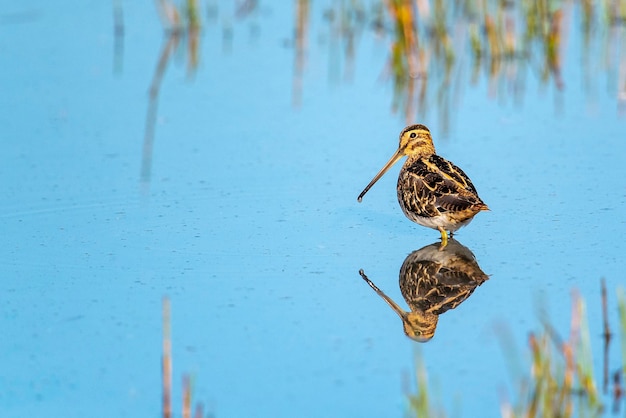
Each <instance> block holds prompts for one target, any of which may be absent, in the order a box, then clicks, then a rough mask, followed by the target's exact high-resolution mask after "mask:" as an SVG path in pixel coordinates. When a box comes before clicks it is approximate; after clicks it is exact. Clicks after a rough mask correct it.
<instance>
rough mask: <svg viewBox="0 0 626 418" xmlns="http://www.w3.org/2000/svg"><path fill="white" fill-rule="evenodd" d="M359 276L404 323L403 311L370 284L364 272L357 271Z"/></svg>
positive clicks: (405, 315) (404, 315)
mask: <svg viewBox="0 0 626 418" xmlns="http://www.w3.org/2000/svg"><path fill="white" fill-rule="evenodd" d="M359 274H360V275H361V277H362V278H363V280H365V281H366V282H367V284H369V285H370V287H371V288H372V289H374V292H376V293H378V296H380V297H381V298H383V299H384V300H385V302H387V304H388V305H389V306H391V309H393V310H394V311H395V312H396V313H397V314H398V316H400V318H402V321H403V322H404V321H405V319H406V317H407V316H408V315H407V312H406V311H404V309H402V308H401V307H400V306H399V305H398V304H397V303H396V302H394V301H393V300H392V299H391V298H390V297H389V296H387V295H385V294H384V293H383V291H382V290H380V289H379V288H378V287H376V285H375V284H374V283H372V281H371V280H370V279H368V278H367V276H366V275H365V272H364V271H363V270H359Z"/></svg>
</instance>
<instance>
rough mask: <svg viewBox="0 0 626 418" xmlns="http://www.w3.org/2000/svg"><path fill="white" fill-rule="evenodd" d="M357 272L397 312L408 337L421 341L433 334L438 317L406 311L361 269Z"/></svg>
mask: <svg viewBox="0 0 626 418" xmlns="http://www.w3.org/2000/svg"><path fill="white" fill-rule="evenodd" d="M359 274H360V275H361V277H362V278H363V280H365V281H366V282H367V284H368V285H370V287H371V288H372V289H374V292H376V293H377V294H378V296H380V297H381V298H383V299H384V300H385V302H387V304H388V305H389V306H390V307H391V309H393V310H394V312H395V313H397V314H398V316H399V317H400V319H402V325H403V326H404V333H405V334H406V336H407V337H409V338H410V339H412V340H414V341H417V342H420V343H423V342H426V341H428V340H430V339H431V338H433V335H435V328H436V327H437V320H438V319H439V317H438V316H437V315H435V314H433V313H426V312H407V311H405V310H404V309H402V308H401V307H400V305H398V304H397V303H396V302H394V301H393V300H392V299H391V298H390V297H389V296H387V295H385V294H384V293H383V291H382V290H380V289H379V288H378V287H377V286H376V285H375V284H374V283H372V281H371V280H370V279H368V277H367V276H366V275H365V272H364V271H363V270H359Z"/></svg>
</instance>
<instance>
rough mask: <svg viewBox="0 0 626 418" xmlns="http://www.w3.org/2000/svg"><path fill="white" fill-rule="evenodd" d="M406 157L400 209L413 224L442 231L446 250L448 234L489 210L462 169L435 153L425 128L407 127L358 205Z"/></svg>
mask: <svg viewBox="0 0 626 418" xmlns="http://www.w3.org/2000/svg"><path fill="white" fill-rule="evenodd" d="M405 155H406V156H408V158H407V160H406V162H405V163H404V165H403V166H402V170H400V175H399V176H398V187H397V190H398V202H400V207H401V208H402V211H403V212H404V214H405V215H406V216H407V218H409V219H410V220H412V221H413V222H417V223H418V224H420V225H423V226H426V227H429V228H433V229H437V230H439V232H440V233H441V245H442V246H443V247H445V246H446V244H447V242H448V234H447V231H450V232H454V231H456V230H457V229H459V228H460V227H462V226H464V225H467V224H468V223H469V222H470V221H471V220H472V218H473V217H474V216H475V215H476V214H477V213H478V212H480V211H481V210H489V208H488V207H487V205H485V204H484V203H483V201H482V200H480V197H478V193H476V189H475V188H474V185H473V184H472V182H471V181H470V179H469V177H467V175H466V174H465V173H464V172H463V170H461V169H460V168H459V167H457V166H455V165H454V164H452V163H451V162H450V161H447V160H445V159H444V158H441V157H440V156H438V155H436V154H435V146H434V145H433V139H432V137H431V136H430V131H429V130H428V128H427V127H425V126H424V125H411V126H408V127H406V128H404V130H403V131H402V132H401V133H400V146H399V148H398V150H397V151H396V153H395V154H394V155H393V157H391V159H390V160H389V161H388V162H387V164H385V166H384V167H383V168H382V169H381V170H380V171H379V172H378V174H376V176H375V177H374V179H373V180H372V181H371V182H370V183H369V184H368V185H367V187H365V189H364V190H363V191H362V192H361V194H360V195H359V198H358V200H359V202H360V201H361V200H362V199H363V196H364V195H365V193H367V191H368V190H369V189H370V188H371V187H372V186H373V185H374V183H376V182H377V181H378V179H380V178H381V177H382V175H383V174H385V172H386V171H387V170H388V169H389V168H390V167H391V166H392V165H394V164H395V163H396V162H397V161H398V160H399V159H400V158H402V157H403V156H405Z"/></svg>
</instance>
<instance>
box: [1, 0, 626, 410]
mask: <svg viewBox="0 0 626 418" xmlns="http://www.w3.org/2000/svg"><path fill="white" fill-rule="evenodd" d="M120 4H121V7H122V10H123V19H124V20H123V21H124V35H123V37H122V38H117V40H116V37H115V36H114V23H113V18H112V15H113V10H112V4H111V2H83V3H80V2H77V3H75V4H70V2H65V3H64V4H62V5H58V4H56V5H53V4H52V3H50V2H43V1H39V2H38V1H30V2H26V3H19V2H14V3H13V4H8V5H5V7H3V8H2V12H0V35H1V36H0V51H1V55H2V57H3V66H2V67H3V68H2V71H1V72H0V82H1V84H2V86H3V88H2V92H3V94H2V99H1V100H0V106H1V112H0V137H1V139H0V156H1V158H2V164H0V197H1V199H0V228H1V230H2V239H0V246H1V247H0V254H1V255H0V277H1V281H0V283H1V284H0V286H1V287H0V295H1V296H0V313H1V315H0V329H2V334H3V336H2V338H1V339H0V359H2V360H1V364H2V373H0V410H1V411H2V412H1V413H0V415H2V416H3V417H4V416H6V417H25V416H31V417H35V416H41V417H54V416H64V417H79V416H89V417H105V416H107V417H108V416H120V417H157V416H160V414H161V363H160V362H161V333H162V325H161V301H162V298H163V297H164V296H166V295H167V296H169V297H170V299H171V305H172V338H173V366H174V373H173V376H174V405H175V408H176V410H177V411H178V405H180V398H181V393H180V386H181V385H180V382H181V379H182V376H183V374H184V373H189V374H191V375H192V377H193V379H194V398H195V399H196V400H198V401H201V402H203V403H204V404H205V409H206V410H207V411H208V412H210V413H212V414H213V415H215V416H219V417H244V416H258V417H293V416H307V417H320V416H344V417H347V416H359V417H383V416H388V417H392V416H397V417H399V416H403V414H404V413H405V412H406V410H407V400H406V393H407V391H412V390H414V383H413V382H414V375H415V358H414V357H415V353H416V352H419V355H420V356H421V358H422V360H423V361H424V364H425V365H426V368H427V371H428V373H429V376H430V378H431V381H432V383H433V392H434V395H435V397H436V398H439V399H441V403H442V404H443V405H445V406H446V408H448V410H455V409H456V410H457V411H459V416H482V417H496V416H499V405H500V400H501V397H500V396H499V392H501V389H503V388H506V387H508V386H510V382H511V379H510V376H509V374H508V372H507V369H506V359H507V356H510V355H507V354H505V353H503V350H502V349H501V347H500V345H499V343H498V337H497V332H496V329H497V328H498V326H506V327H508V328H509V330H510V332H511V333H512V334H513V335H514V338H515V341H516V343H517V344H518V346H519V349H520V352H522V353H523V352H524V349H525V344H526V336H527V334H528V332H529V331H531V330H536V329H538V327H539V321H538V319H537V310H538V307H539V306H540V307H542V309H545V310H547V311H548V313H549V316H550V318H551V320H552V322H553V324H554V325H555V326H556V327H557V328H558V329H560V330H562V332H563V334H564V335H565V334H566V333H567V332H568V329H569V328H568V326H569V316H570V303H571V299H570V293H571V289H573V288H576V289H578V290H579V292H580V293H581V295H582V296H583V297H585V299H586V300H587V308H588V314H589V322H590V326H591V336H592V339H593V342H594V352H595V353H596V360H597V363H596V376H597V377H600V376H601V375H600V371H601V362H600V360H601V356H600V353H601V339H600V333H601V327H600V325H601V320H600V318H601V316H600V303H599V300H600V296H599V295H600V278H605V279H606V282H607V287H608V289H609V292H610V293H609V303H612V306H613V307H614V306H615V292H614V291H615V289H616V288H617V287H618V285H620V284H622V285H623V283H624V267H625V266H624V261H623V254H624V253H625V252H626V244H624V240H623V239H622V238H623V236H624V235H625V234H626V221H625V219H626V216H625V215H626V213H625V202H626V180H625V178H626V168H625V166H624V162H625V161H626V160H625V157H626V142H625V141H624V138H626V135H625V134H626V119H625V115H624V111H623V110H624V108H623V103H622V104H621V106H622V107H620V102H619V98H618V93H619V86H620V85H621V86H622V89H623V85H624V83H625V81H624V66H625V65H626V64H625V63H624V60H625V59H626V57H625V55H624V52H623V51H624V49H623V48H624V45H625V42H626V39H625V35H624V30H625V29H624V27H621V28H618V29H616V30H614V31H613V32H611V33H608V32H607V31H606V29H604V30H602V28H598V29H597V30H596V31H595V32H594V33H593V36H592V37H591V41H590V44H589V45H588V46H587V47H585V46H584V45H585V43H584V42H583V34H582V31H581V30H580V27H581V25H580V10H579V8H578V6H575V5H572V4H569V3H568V4H567V5H568V6H567V8H566V9H565V11H566V13H565V14H564V15H565V18H564V22H565V23H564V29H563V31H564V37H563V39H562V44H561V48H562V50H563V55H562V62H561V65H562V80H563V83H564V88H563V89H562V90H559V89H558V88H557V87H556V83H555V81H554V80H552V79H550V80H548V81H545V82H544V81H542V75H541V68H540V67H541V65H539V64H538V63H537V62H536V61H535V63H534V64H532V65H531V64H528V65H519V66H518V67H517V68H513V69H510V68H509V69H508V70H507V72H506V73H505V72H503V73H501V75H500V76H499V77H497V78H490V77H489V75H488V71H487V70H486V69H484V68H483V69H481V71H480V72H479V73H478V76H477V77H476V78H474V77H473V75H472V61H471V56H469V55H465V54H464V53H462V51H464V50H466V49H467V48H466V47H465V46H463V47H459V50H458V55H457V60H458V64H459V65H458V67H455V68H458V69H457V70H454V71H453V73H452V78H451V83H450V85H449V86H448V87H443V88H440V87H438V86H441V77H440V76H439V77H438V76H437V71H436V69H431V71H432V73H431V78H432V81H430V80H429V83H431V84H429V90H428V91H427V93H426V96H425V97H426V99H425V102H424V104H423V105H422V106H421V107H419V109H417V110H416V111H415V112H414V113H411V116H410V117H409V118H408V119H411V120H410V121H411V122H420V123H424V124H426V125H428V126H429V127H430V128H431V131H432V132H433V136H434V139H435V145H436V147H437V151H438V153H439V154H440V155H442V156H444V157H446V158H448V159H450V160H452V161H454V162H455V163H456V164H457V165H459V166H460V167H462V168H463V169H464V170H465V171H466V173H468V175H469V176H470V177H471V178H472V180H473V182H474V184H475V186H476V188H477V189H478V191H479V193H480V195H481V197H482V198H483V200H484V201H485V202H486V203H487V204H488V205H489V206H490V208H491V211H490V212H485V213H481V214H479V215H478V216H477V217H476V218H475V219H474V221H473V222H472V224H471V225H469V226H468V227H467V228H465V229H462V230H461V231H459V233H458V234H457V235H456V238H457V239H458V241H459V242H460V243H461V244H462V245H463V246H465V247H467V248H468V249H469V250H470V251H471V252H472V253H473V255H474V256H475V258H476V261H477V263H478V265H479V266H480V269H481V270H482V271H484V272H485V273H486V274H488V275H489V280H487V281H486V282H485V283H484V284H483V285H481V286H480V287H478V288H477V289H476V290H475V291H474V293H473V294H472V295H471V297H470V298H468V299H467V300H466V301H465V302H463V303H462V304H461V305H460V306H458V307H457V308H456V309H455V310H453V311H449V312H447V313H445V314H443V315H442V316H441V317H440V318H439V323H438V327H437V330H436V333H435V336H434V338H433V339H432V340H431V341H430V342H428V343H426V344H417V343H414V342H412V341H411V340H409V339H408V338H406V336H405V335H404V333H403V331H402V324H401V321H400V320H399V319H398V317H397V316H396V315H395V314H394V313H393V312H392V311H391V309H390V308H389V307H388V306H387V305H386V304H385V303H384V302H383V301H382V300H381V299H380V298H379V297H378V296H376V294H375V293H374V292H373V291H372V290H371V289H370V288H369V287H368V286H367V284H365V283H364V282H363V280H362V279H361V278H360V276H359V274H358V271H359V269H363V270H365V272H366V273H367V275H368V277H369V278H370V279H371V280H372V281H373V282H374V283H376V285H377V286H378V287H379V288H380V289H381V290H382V291H384V292H385V293H386V294H387V295H388V296H389V297H391V298H393V299H394V300H396V301H397V302H398V304H400V305H402V306H403V307H405V306H406V304H405V302H404V301H403V298H402V295H401V292H400V288H399V282H398V280H399V271H400V267H401V265H402V263H403V262H404V260H405V258H406V257H407V255H408V254H409V253H411V252H413V251H415V250H418V249H420V248H422V247H424V246H427V245H429V244H432V243H434V242H436V241H437V240H438V239H439V235H438V233H437V232H436V231H432V230H429V229H426V228H423V227H419V226H417V225H415V224H412V223H411V222H410V221H408V220H407V219H406V218H405V217H404V215H403V214H402V212H401V211H400V209H399V207H398V203H397V200H396V194H395V193H396V192H395V182H396V177H397V173H398V171H399V166H398V167H394V169H392V170H391V171H390V172H389V173H388V174H387V175H386V176H385V177H384V178H383V179H382V180H381V181H380V182H379V183H377V184H376V186H375V187H374V188H373V189H372V190H371V191H370V192H369V193H368V195H367V196H366V197H365V198H364V200H363V202H362V203H360V204H359V203H357V200H356V197H357V195H358V193H359V192H360V191H361V190H362V188H363V187H364V186H365V185H366V184H367V182H368V181H369V180H370V179H371V177H372V176H373V175H374V174H375V173H376V171H377V170H378V169H379V168H380V167H381V166H382V164H383V163H384V162H385V161H387V159H388V158H389V157H390V156H391V154H392V153H393V151H395V149H396V147H397V136H398V133H399V131H400V130H401V129H402V128H403V127H404V126H405V124H406V122H407V120H406V119H407V118H406V116H405V113H404V110H403V108H402V106H401V105H400V106H399V108H398V109H397V110H396V111H395V112H394V111H393V103H394V94H393V91H394V87H393V81H392V78H391V77H390V75H389V68H388V66H387V65H386V63H387V60H388V51H389V39H388V37H385V36H376V35H375V33H374V31H372V30H371V29H369V28H368V27H360V28H356V29H355V31H354V32H353V35H354V37H353V38H350V37H349V36H348V35H345V36H343V37H339V35H338V33H342V32H340V31H339V29H338V26H337V25H338V24H337V21H334V22H331V21H329V20H328V18H327V17H326V18H325V17H324V15H325V11H327V10H328V9H329V8H331V6H332V4H331V3H329V4H317V3H315V4H314V5H312V6H311V9H310V10H309V15H308V16H309V17H308V22H309V23H308V26H307V27H306V29H305V31H306V33H307V34H308V35H307V38H306V42H304V43H302V44H299V43H298V41H297V40H294V38H293V34H294V31H295V26H294V25H295V24H294V20H295V19H294V16H295V14H296V12H295V8H296V5H292V4H289V7H283V6H281V7H279V6H277V5H269V4H261V5H259V6H258V8H257V9H255V10H253V11H252V12H250V13H246V11H245V10H240V11H239V12H238V11H237V7H236V5H233V4H231V3H230V2H223V3H210V4H208V5H207V4H202V22H203V31H202V33H201V35H200V36H199V38H198V39H199V45H198V47H197V55H198V59H199V64H198V66H197V68H196V69H195V70H194V69H193V68H192V67H193V66H192V65H190V64H189V59H190V54H189V49H188V45H189V42H188V41H189V38H184V39H181V40H180V41H179V44H178V47H177V49H172V53H171V55H170V56H169V60H166V61H165V62H166V64H167V67H163V68H162V69H163V70H164V71H163V73H162V78H161V79H160V82H157V83H156V84H155V85H156V86H159V89H158V95H157V96H156V99H155V101H154V102H153V103H152V105H151V104H150V96H149V89H150V85H151V83H153V80H154V79H155V73H156V74H157V76H156V78H157V81H158V80H159V76H158V73H159V69H158V63H159V59H160V57H162V56H163V51H164V50H165V51H166V50H167V49H166V48H168V39H167V37H165V36H164V31H163V26H162V25H161V23H160V21H159V19H158V14H157V12H156V10H155V8H154V5H153V4H151V3H150V4H148V3H145V2H143V3H141V4H135V3H133V2H121V3H120ZM334 7H335V9H337V6H336V5H335V6H334ZM326 15H328V13H326ZM299 45H300V46H302V45H303V48H304V49H300V47H299ZM462 45H466V44H465V43H463V44H462ZM299 51H300V52H299ZM620 51H621V55H620ZM298 57H300V58H298ZM620 60H621V61H620ZM507 77H508V78H507ZM620 77H621V78H620ZM511 80H513V81H511ZM620 83H621V84H620ZM153 91H154V92H156V90H153ZM622 94H623V93H622ZM395 100H399V99H398V97H396V99H395ZM418 112H419V113H418ZM152 130H154V131H153V134H150V132H151V131H152ZM611 315H612V316H611V320H612V321H613V322H612V323H613V325H614V326H615V325H616V318H617V316H616V313H615V309H612V310H611ZM611 350H612V351H611V358H612V367H617V364H618V361H619V356H618V351H619V350H618V347H617V346H613V347H612V348H611ZM524 361H525V358H521V359H520V364H521V365H522V367H523V369H524V370H526V369H527V367H526V363H525V362H524Z"/></svg>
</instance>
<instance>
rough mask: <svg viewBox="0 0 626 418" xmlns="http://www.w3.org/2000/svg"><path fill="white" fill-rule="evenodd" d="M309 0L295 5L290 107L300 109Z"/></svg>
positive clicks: (300, 1) (301, 0)
mask: <svg viewBox="0 0 626 418" xmlns="http://www.w3.org/2000/svg"><path fill="white" fill-rule="evenodd" d="M309 9H310V5H309V0H298V1H297V3H296V16H295V20H296V35H295V36H296V39H295V54H294V72H293V87H292V99H291V100H292V105H293V106H294V107H300V104H301V103H302V75H303V73H304V67H305V64H306V63H305V58H306V49H307V41H308V29H309Z"/></svg>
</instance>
